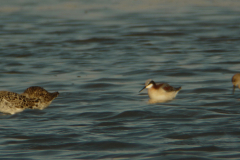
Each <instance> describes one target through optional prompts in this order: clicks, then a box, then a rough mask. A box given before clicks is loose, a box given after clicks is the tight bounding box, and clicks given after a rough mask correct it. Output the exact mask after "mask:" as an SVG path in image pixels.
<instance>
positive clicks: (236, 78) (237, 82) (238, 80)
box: [232, 73, 240, 94]
mask: <svg viewBox="0 0 240 160" xmlns="http://www.w3.org/2000/svg"><path fill="white" fill-rule="evenodd" d="M232 84H233V91H232V94H234V91H235V88H236V87H237V86H238V88H239V89H240V73H236V74H234V75H233V77H232Z"/></svg>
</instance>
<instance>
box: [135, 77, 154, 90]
mask: <svg viewBox="0 0 240 160" xmlns="http://www.w3.org/2000/svg"><path fill="white" fill-rule="evenodd" d="M154 84H155V82H154V81H153V80H152V79H148V80H147V81H146V82H145V86H144V87H143V88H142V89H141V90H140V91H139V93H140V92H142V90H144V89H145V88H152V87H153V85H154Z"/></svg>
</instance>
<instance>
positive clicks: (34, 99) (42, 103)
mask: <svg viewBox="0 0 240 160" xmlns="http://www.w3.org/2000/svg"><path fill="white" fill-rule="evenodd" d="M58 94H59V93H58V92H55V93H49V92H47V91H46V90H45V89H43V88H41V87H29V88H28V89H26V90H25V91H24V93H22V94H17V93H14V92H9V91H0V112H3V113H8V114H15V113H18V112H22V111H23V110H24V109H27V108H29V109H44V108H46V107H47V106H48V105H50V103H51V102H52V100H53V99H54V98H56V97H57V96H58Z"/></svg>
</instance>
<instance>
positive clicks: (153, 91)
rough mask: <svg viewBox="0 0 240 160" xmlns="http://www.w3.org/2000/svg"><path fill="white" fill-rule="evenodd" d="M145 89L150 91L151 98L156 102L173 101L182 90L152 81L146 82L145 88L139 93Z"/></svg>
mask: <svg viewBox="0 0 240 160" xmlns="http://www.w3.org/2000/svg"><path fill="white" fill-rule="evenodd" d="M145 88H147V89H148V95H149V98H150V99H152V100H156V101H168V100H172V99H173V98H175V97H176V95H177V94H178V92H179V91H180V90H181V89H182V87H179V88H174V87H172V86H170V85H169V84H167V83H155V82H154V81H153V80H151V79H148V80H147V81H146V83H145V86H144V87H143V88H142V89H141V90H140V91H139V92H141V91H142V90H144V89H145Z"/></svg>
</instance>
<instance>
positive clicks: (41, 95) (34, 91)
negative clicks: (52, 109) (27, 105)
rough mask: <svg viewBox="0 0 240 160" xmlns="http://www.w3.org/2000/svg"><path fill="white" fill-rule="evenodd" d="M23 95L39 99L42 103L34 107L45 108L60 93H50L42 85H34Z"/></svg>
mask: <svg viewBox="0 0 240 160" xmlns="http://www.w3.org/2000/svg"><path fill="white" fill-rule="evenodd" d="M21 95H23V96H25V97H27V98H30V99H32V98H35V99H39V100H40V103H39V105H38V106H33V107H32V109H40V110H42V109H44V108H46V107H47V106H49V105H50V104H51V103H52V101H53V100H54V99H55V98H56V97H57V96H58V95H59V93H58V92H53V93H49V92H48V91H47V90H45V89H44V88H42V87H38V86H32V87H29V88H27V89H26V90H25V91H24V92H23V93H22V94H21Z"/></svg>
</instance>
